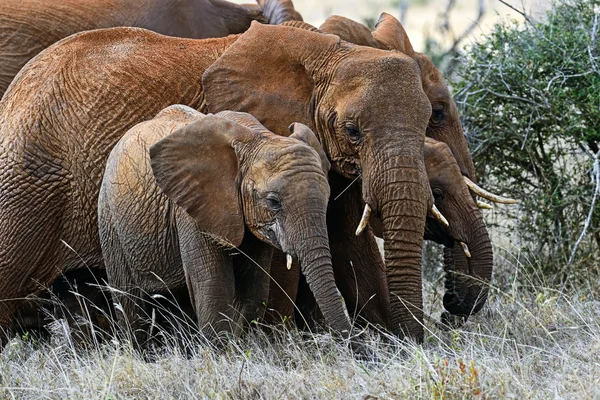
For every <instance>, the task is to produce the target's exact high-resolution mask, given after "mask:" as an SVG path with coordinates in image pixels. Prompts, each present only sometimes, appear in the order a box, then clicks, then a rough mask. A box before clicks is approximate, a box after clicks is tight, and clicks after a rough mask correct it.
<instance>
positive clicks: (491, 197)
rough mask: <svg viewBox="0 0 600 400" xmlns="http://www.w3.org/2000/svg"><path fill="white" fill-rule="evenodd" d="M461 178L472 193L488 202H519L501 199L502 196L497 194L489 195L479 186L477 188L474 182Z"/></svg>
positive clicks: (505, 198)
mask: <svg viewBox="0 0 600 400" xmlns="http://www.w3.org/2000/svg"><path fill="white" fill-rule="evenodd" d="M463 178H464V180H465V183H466V184H467V186H468V187H469V189H470V190H471V191H472V192H473V193H475V194H476V195H478V196H481V197H483V198H484V199H487V200H489V201H493V202H494V203H501V204H517V203H518V202H519V201H518V200H515V199H509V198H508V197H502V196H498V195H497V194H494V193H490V192H488V191H487V190H485V189H483V188H480V187H479V186H477V185H476V184H475V182H473V181H472V180H470V179H469V178H467V177H466V176H463Z"/></svg>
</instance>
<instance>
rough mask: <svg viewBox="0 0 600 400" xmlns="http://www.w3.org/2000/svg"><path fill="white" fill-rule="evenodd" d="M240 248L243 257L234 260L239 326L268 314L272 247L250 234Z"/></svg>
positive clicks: (235, 257) (237, 256)
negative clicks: (266, 310) (266, 312)
mask: <svg viewBox="0 0 600 400" xmlns="http://www.w3.org/2000/svg"><path fill="white" fill-rule="evenodd" d="M240 249H241V250H242V252H243V254H242V253H240V254H238V255H236V256H234V257H233V260H234V261H233V271H234V275H235V288H236V290H235V297H236V302H235V303H236V307H235V308H236V310H238V312H239V318H238V323H239V324H241V325H242V326H247V325H249V324H251V323H252V321H258V320H262V318H263V317H264V314H265V309H266V305H267V300H268V298H269V281H270V279H269V276H270V271H271V259H272V255H273V247H271V246H270V245H268V244H266V243H263V242H261V241H260V240H258V239H257V238H256V237H255V236H253V235H250V234H248V235H246V237H245V238H244V241H243V242H242V244H241V246H240ZM234 252H235V250H234Z"/></svg>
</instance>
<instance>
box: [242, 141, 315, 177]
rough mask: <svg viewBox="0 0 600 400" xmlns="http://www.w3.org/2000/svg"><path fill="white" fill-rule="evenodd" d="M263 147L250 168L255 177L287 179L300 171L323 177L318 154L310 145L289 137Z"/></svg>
mask: <svg viewBox="0 0 600 400" xmlns="http://www.w3.org/2000/svg"><path fill="white" fill-rule="evenodd" d="M280 139H286V140H281V141H279V140H278V141H277V142H278V143H270V144H267V145H265V146H264V147H263V149H262V151H260V152H259V154H258V159H257V160H256V162H255V163H254V167H253V168H252V174H253V175H254V176H255V178H258V179H260V178H262V180H264V181H275V180H278V179H284V180H285V179H288V178H290V177H292V176H294V175H297V174H300V173H302V172H308V173H313V174H316V175H315V176H317V175H321V176H323V177H324V175H325V174H324V173H323V170H322V168H321V160H320V158H319V155H318V154H317V152H316V151H315V150H313V149H312V148H311V147H310V146H308V145H305V144H302V143H298V141H297V140H294V139H289V138H280Z"/></svg>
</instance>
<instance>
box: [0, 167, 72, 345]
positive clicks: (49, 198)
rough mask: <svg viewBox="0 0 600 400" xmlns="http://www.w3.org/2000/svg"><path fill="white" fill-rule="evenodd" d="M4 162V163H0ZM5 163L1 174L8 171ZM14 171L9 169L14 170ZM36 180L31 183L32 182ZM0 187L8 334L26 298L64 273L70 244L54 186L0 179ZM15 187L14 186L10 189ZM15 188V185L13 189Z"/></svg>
mask: <svg viewBox="0 0 600 400" xmlns="http://www.w3.org/2000/svg"><path fill="white" fill-rule="evenodd" d="M0 161H2V162H4V161H6V160H0ZM8 166H10V163H9V164H3V171H6V170H7V168H9V167H8ZM16 168H17V167H13V169H14V170H16ZM32 180H34V181H32ZM2 181H3V182H2V187H0V237H1V238H2V249H1V250H0V329H2V330H7V331H6V333H7V334H10V331H11V330H12V329H11V325H12V323H13V315H14V313H15V312H16V311H17V310H18V309H19V308H20V307H21V306H22V305H23V301H24V299H25V298H26V297H27V296H29V295H32V294H37V293H40V292H41V291H42V290H43V289H44V288H46V287H48V286H49V285H50V284H51V283H52V282H54V281H55V280H56V278H57V277H58V276H59V275H60V273H61V271H62V270H63V268H64V266H65V264H66V262H67V258H68V257H69V254H70V255H71V257H72V258H75V255H74V254H73V253H72V252H71V253H69V252H70V250H69V249H68V248H67V246H65V245H64V244H63V243H62V242H61V240H64V241H65V242H67V243H68V242H69V237H68V232H64V231H63V230H62V229H63V228H62V227H63V226H64V224H65V220H68V218H69V216H68V215H66V213H65V212H64V211H65V210H67V209H68V207H67V205H68V196H67V195H66V193H67V191H66V190H65V188H64V187H62V186H61V185H60V184H59V183H58V182H57V181H52V180H51V179H46V180H45V181H44V185H40V182H39V181H35V177H29V176H8V177H7V176H6V175H5V174H4V173H3V174H2ZM17 184H18V185H19V186H18V187H16V188H15V187H13V186H14V185H17ZM11 185H13V186H11Z"/></svg>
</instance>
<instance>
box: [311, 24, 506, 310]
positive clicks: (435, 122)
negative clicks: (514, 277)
mask: <svg viewBox="0 0 600 400" xmlns="http://www.w3.org/2000/svg"><path fill="white" fill-rule="evenodd" d="M319 29H320V30H321V31H322V32H325V33H332V34H336V35H339V36H340V37H341V38H342V39H344V40H348V41H350V42H352V43H356V44H360V45H364V46H371V47H374V48H380V49H386V50H392V51H400V52H402V53H404V54H407V55H409V56H410V57H411V58H413V59H414V60H415V61H416V62H417V63H418V65H419V69H420V72H421V80H422V84H423V90H424V91H425V93H426V94H427V98H428V99H429V102H430V103H431V108H432V114H431V119H430V121H429V124H428V126H427V136H428V137H430V138H433V139H436V140H438V141H440V142H443V143H445V144H446V145H447V146H448V148H449V149H450V151H451V153H452V155H453V156H454V158H455V159H456V164H457V166H458V168H459V170H460V172H461V174H462V175H463V177H464V178H463V179H464V182H463V184H466V186H467V187H469V189H471V191H472V193H471V195H472V196H473V199H475V195H476V194H478V195H480V196H482V197H484V198H487V199H488V200H491V201H494V202H499V203H509V204H510V203H516V201H515V200H512V199H507V198H503V197H500V196H496V195H493V194H491V193H489V192H486V191H485V190H482V189H481V188H479V187H478V186H477V185H476V184H475V182H476V181H477V179H476V176H475V167H474V165H473V160H472V158H471V153H470V151H469V147H468V144H467V141H466V138H465V135H464V132H463V129H462V125H461V123H460V116H459V114H458V109H457V107H456V104H455V102H454V99H453V98H452V96H451V94H450V90H449V89H448V85H447V84H446V82H445V80H444V78H443V77H442V74H441V73H440V71H439V70H438V69H437V68H436V67H435V65H434V64H433V62H432V61H431V59H430V58H429V57H427V56H426V55H424V54H421V53H418V52H415V51H414V50H413V48H412V45H411V43H410V40H409V38H408V36H407V34H406V32H405V30H404V28H403V27H402V24H400V22H399V21H398V20H397V19H396V18H394V17H393V16H391V15H389V14H386V13H383V14H382V15H381V17H380V18H379V21H378V22H377V25H376V28H375V30H374V31H373V32H371V31H370V30H369V29H368V28H367V27H366V26H364V25H363V24H360V23H358V22H355V21H352V20H350V19H348V18H344V17H340V16H331V17H329V18H328V19H327V20H326V21H325V22H324V23H323V25H321V27H320V28H319ZM428 174H429V171H428ZM429 178H430V183H431V179H432V178H434V177H433V176H432V175H429ZM434 195H435V193H434ZM463 203H464V202H463ZM436 204H437V200H436ZM483 206H484V207H485V205H483ZM470 212H475V211H470ZM472 219H473V217H469V218H466V219H465V220H464V221H462V222H460V224H461V225H464V224H465V221H470V220H472ZM372 222H373V223H372V225H373V227H374V228H375V230H376V231H378V235H381V228H380V222H379V221H377V220H376V219H372ZM451 226H452V224H451ZM465 226H467V225H465ZM483 229H484V228H481V227H473V230H475V231H477V232H478V234H480V236H481V238H485V239H486V240H487V241H488V243H487V244H485V245H484V244H483V243H481V244H478V245H477V246H475V247H474V248H473V254H474V256H473V257H472V258H468V257H466V255H465V253H464V251H463V248H462V246H461V245H460V243H458V242H457V241H447V240H441V242H442V243H444V244H445V245H446V247H445V249H444V264H445V271H446V293H445V295H444V300H443V302H444V308H445V309H446V310H447V311H448V312H449V313H450V314H451V315H454V316H458V317H460V318H463V319H464V318H466V317H468V316H469V315H471V314H474V313H476V312H478V311H479V310H480V309H481V307H483V305H484V304H485V301H486V299H487V293H488V290H487V289H488V285H489V282H490V280H491V277H492V263H493V261H492V253H491V250H490V246H489V237H488V235H487V232H485V234H484V231H483ZM479 251H481V252H482V254H479Z"/></svg>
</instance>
